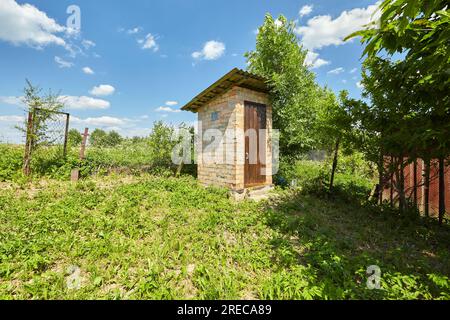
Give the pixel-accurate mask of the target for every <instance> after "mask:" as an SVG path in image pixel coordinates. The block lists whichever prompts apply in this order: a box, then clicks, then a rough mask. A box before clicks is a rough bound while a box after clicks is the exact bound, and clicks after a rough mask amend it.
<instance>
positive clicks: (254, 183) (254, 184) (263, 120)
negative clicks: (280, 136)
mask: <svg viewBox="0 0 450 320" xmlns="http://www.w3.org/2000/svg"><path fill="white" fill-rule="evenodd" d="M249 106H252V107H257V108H261V109H262V110H264V111H263V116H262V117H259V112H258V111H257V120H258V121H259V125H258V127H259V130H267V105H265V104H263V103H257V102H253V101H248V100H244V157H245V159H244V188H251V187H257V186H263V185H266V184H267V183H266V181H267V177H266V176H265V175H259V176H258V178H256V177H255V180H257V181H248V180H249V179H248V178H249V176H248V174H249V172H248V170H249V169H250V167H249V166H256V170H262V169H263V168H264V167H265V166H266V164H263V163H261V160H260V158H259V153H260V150H259V147H260V143H259V139H260V135H259V130H258V131H257V152H258V157H257V162H258V163H257V164H253V165H250V164H249V163H248V160H249V159H247V155H246V153H247V151H248V149H249V145H248V142H247V141H249V138H248V137H247V136H245V132H246V131H247V129H249V128H248V127H247V112H246V111H247V107H249ZM261 125H262V126H261ZM265 140H266V141H265V143H264V148H265V149H266V151H265V154H266V156H267V137H266V138H265Z"/></svg>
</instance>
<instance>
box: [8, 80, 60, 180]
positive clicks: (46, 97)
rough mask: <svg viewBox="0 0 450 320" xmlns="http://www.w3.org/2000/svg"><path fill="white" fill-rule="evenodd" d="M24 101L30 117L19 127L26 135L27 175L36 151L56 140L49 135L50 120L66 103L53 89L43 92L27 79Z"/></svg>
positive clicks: (25, 158)
mask: <svg viewBox="0 0 450 320" xmlns="http://www.w3.org/2000/svg"><path fill="white" fill-rule="evenodd" d="M23 103H24V104H25V105H26V106H27V110H26V111H27V113H28V118H27V119H26V120H25V123H24V125H23V126H18V127H17V129H18V130H19V131H21V132H23V133H24V135H25V137H26V142H25V153H24V161H23V171H24V174H25V175H29V174H30V173H31V159H32V154H33V153H34V151H36V149H37V148H38V147H39V146H42V145H43V144H45V143H53V142H54V141H51V137H50V136H49V135H48V132H49V130H48V121H49V120H52V119H53V118H54V117H55V116H56V113H55V112H58V111H61V110H62V109H63V108H64V103H62V101H61V99H60V98H59V95H58V94H53V93H52V91H51V90H49V92H48V93H47V94H43V93H42V89H41V88H40V87H38V86H35V85H33V84H32V83H31V82H30V81H29V80H26V86H25V88H24V97H23Z"/></svg>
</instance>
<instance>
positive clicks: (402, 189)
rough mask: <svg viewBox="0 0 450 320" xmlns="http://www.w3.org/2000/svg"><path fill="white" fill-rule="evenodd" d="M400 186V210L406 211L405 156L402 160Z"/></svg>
mask: <svg viewBox="0 0 450 320" xmlns="http://www.w3.org/2000/svg"><path fill="white" fill-rule="evenodd" d="M398 188H399V201H400V212H401V213H404V212H405V209H406V196H405V171H404V167H403V158H402V159H401V160H400V181H399V185H398Z"/></svg>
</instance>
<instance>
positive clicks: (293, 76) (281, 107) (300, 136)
mask: <svg viewBox="0 0 450 320" xmlns="http://www.w3.org/2000/svg"><path fill="white" fill-rule="evenodd" d="M294 27H295V25H294V23H293V22H290V21H287V20H286V18H285V17H284V16H280V17H278V19H277V20H276V21H275V19H274V18H273V17H272V16H271V15H270V14H267V15H266V17H265V20H264V24H263V25H262V26H261V27H260V28H259V30H258V35H257V38H256V49H255V51H251V52H248V53H246V57H247V63H248V70H249V71H250V72H252V73H254V74H257V75H260V76H262V77H264V78H266V79H267V80H268V85H269V86H270V88H271V103H272V107H273V123H274V128H276V129H279V130H280V152H281V154H282V155H283V156H285V157H298V156H299V154H301V153H302V152H304V151H307V150H310V149H311V148H313V147H314V146H315V137H314V134H313V132H312V131H311V130H310V128H311V127H313V126H314V123H315V117H316V107H317V103H318V100H320V99H319V98H320V97H321V96H322V95H321V89H320V88H319V87H318V85H317V84H316V82H315V78H314V74H313V73H312V72H311V71H310V70H308V68H307V66H305V58H306V54H307V51H306V50H305V49H303V48H302V47H301V46H299V44H298V38H297V36H296V35H295V33H294Z"/></svg>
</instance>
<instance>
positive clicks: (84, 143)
mask: <svg viewBox="0 0 450 320" xmlns="http://www.w3.org/2000/svg"><path fill="white" fill-rule="evenodd" d="M88 136H89V128H84V133H83V141H82V142H81V149H80V160H84V156H85V155H84V152H85V150H86V143H87V137H88Z"/></svg>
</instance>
